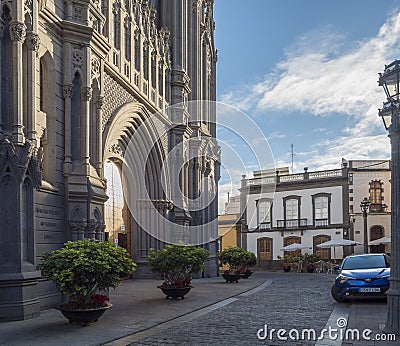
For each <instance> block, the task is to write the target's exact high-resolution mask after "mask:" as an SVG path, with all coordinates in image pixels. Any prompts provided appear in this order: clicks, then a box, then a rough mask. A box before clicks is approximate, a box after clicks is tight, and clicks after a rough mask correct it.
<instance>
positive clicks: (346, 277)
mask: <svg viewBox="0 0 400 346" xmlns="http://www.w3.org/2000/svg"><path fill="white" fill-rule="evenodd" d="M350 279H351V278H350V277H348V276H344V275H339V281H340V283H341V284H343V283H345V282H346V281H347V280H350Z"/></svg>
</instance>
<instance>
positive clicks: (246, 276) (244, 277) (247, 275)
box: [242, 271, 253, 279]
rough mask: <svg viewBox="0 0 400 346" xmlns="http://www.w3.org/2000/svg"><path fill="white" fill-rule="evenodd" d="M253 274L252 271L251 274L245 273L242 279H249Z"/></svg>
mask: <svg viewBox="0 0 400 346" xmlns="http://www.w3.org/2000/svg"><path fill="white" fill-rule="evenodd" d="M251 274H253V272H252V271H250V272H244V273H243V274H242V278H243V279H248V278H249V277H250V275H251Z"/></svg>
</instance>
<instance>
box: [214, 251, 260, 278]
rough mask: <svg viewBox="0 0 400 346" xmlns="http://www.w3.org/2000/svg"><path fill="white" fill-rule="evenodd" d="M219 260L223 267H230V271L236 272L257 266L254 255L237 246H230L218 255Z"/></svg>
mask: <svg viewBox="0 0 400 346" xmlns="http://www.w3.org/2000/svg"><path fill="white" fill-rule="evenodd" d="M218 259H219V260H220V262H221V264H222V265H226V266H228V267H229V270H230V271H233V272H236V271H238V270H239V269H245V268H248V267H251V266H254V265H256V264H257V257H256V255H255V254H254V253H252V252H250V251H247V250H245V249H242V248H240V247H236V246H229V247H227V248H226V249H224V250H222V251H221V252H219V253H218Z"/></svg>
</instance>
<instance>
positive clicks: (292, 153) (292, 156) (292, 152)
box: [290, 144, 294, 173]
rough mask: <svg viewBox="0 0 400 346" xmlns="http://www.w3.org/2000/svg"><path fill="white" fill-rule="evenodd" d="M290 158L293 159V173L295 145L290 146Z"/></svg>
mask: <svg viewBox="0 0 400 346" xmlns="http://www.w3.org/2000/svg"><path fill="white" fill-rule="evenodd" d="M290 157H291V158H292V173H293V158H294V151H293V144H290Z"/></svg>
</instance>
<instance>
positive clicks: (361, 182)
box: [349, 161, 391, 254]
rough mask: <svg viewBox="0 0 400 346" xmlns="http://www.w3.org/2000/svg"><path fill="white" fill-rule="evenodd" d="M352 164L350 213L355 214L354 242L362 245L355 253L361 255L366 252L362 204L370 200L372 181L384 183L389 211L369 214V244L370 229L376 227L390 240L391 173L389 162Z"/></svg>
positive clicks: (387, 250) (384, 192)
mask: <svg viewBox="0 0 400 346" xmlns="http://www.w3.org/2000/svg"><path fill="white" fill-rule="evenodd" d="M379 163H381V164H379ZM350 164H351V170H350V173H349V176H350V179H349V180H350V185H349V198H350V201H349V207H350V211H351V210H353V213H354V214H355V215H354V223H353V227H354V240H356V241H358V242H360V243H361V244H362V245H359V246H356V247H355V248H354V252H355V253H356V254H359V253H363V252H364V247H363V244H364V218H363V215H362V211H361V208H360V203H361V201H362V200H363V199H364V198H365V197H366V198H369V195H370V192H369V184H370V182H371V181H374V180H379V181H381V182H382V183H383V185H382V187H383V193H382V196H383V201H382V202H383V203H384V204H386V205H387V209H386V212H385V213H368V216H367V230H368V242H369V241H370V229H371V227H373V226H375V225H379V226H382V227H383V228H384V236H385V237H389V238H390V236H391V231H390V225H391V222H390V217H391V216H390V213H391V184H390V179H391V171H390V167H389V161H350ZM386 252H389V253H390V245H387V246H386Z"/></svg>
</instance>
